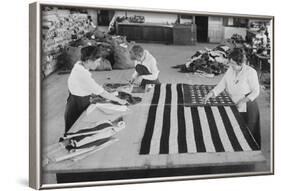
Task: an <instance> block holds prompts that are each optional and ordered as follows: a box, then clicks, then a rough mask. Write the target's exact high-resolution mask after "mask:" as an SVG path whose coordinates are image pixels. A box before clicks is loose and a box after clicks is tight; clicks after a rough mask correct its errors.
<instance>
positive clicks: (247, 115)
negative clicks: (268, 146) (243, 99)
mask: <svg viewBox="0 0 281 191" xmlns="http://www.w3.org/2000/svg"><path fill="white" fill-rule="evenodd" d="M240 114H241V115H242V117H243V118H244V120H245V122H246V124H247V126H248V128H249V130H250V131H251V133H252V135H253V137H254V139H255V140H256V142H257V143H258V144H259V146H261V130H260V112H259V106H258V103H257V101H256V100H254V101H248V102H247V112H241V113H240Z"/></svg>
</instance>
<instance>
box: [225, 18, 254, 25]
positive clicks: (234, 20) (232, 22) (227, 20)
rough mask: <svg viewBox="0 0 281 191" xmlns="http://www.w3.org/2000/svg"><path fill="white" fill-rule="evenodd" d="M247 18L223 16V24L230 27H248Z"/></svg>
mask: <svg viewBox="0 0 281 191" xmlns="http://www.w3.org/2000/svg"><path fill="white" fill-rule="evenodd" d="M248 22H249V19H246V18H240V17H224V19H223V24H224V26H230V27H248Z"/></svg>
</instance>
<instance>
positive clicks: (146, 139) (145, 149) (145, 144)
mask: <svg viewBox="0 0 281 191" xmlns="http://www.w3.org/2000/svg"><path fill="white" fill-rule="evenodd" d="M159 96H160V85H158V84H157V85H155V87H154V93H153V97H152V101H151V105H150V107H149V111H148V119H147V122H146V127H145V131H144V135H143V138H142V142H141V148H140V154H148V153H149V149H150V143H151V138H152V133H153V130H154V123H155V117H156V110H157V106H158V102H159Z"/></svg>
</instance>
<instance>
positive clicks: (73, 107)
mask: <svg viewBox="0 0 281 191" xmlns="http://www.w3.org/2000/svg"><path fill="white" fill-rule="evenodd" d="M89 105H90V95H89V96H84V97H81V96H75V95H72V94H71V93H69V96H68V98H67V103H66V107H65V113H64V121H65V133H67V132H68V131H69V129H70V128H71V127H72V125H73V124H74V123H75V121H76V120H77V119H78V118H79V117H80V115H81V114H82V113H83V111H85V110H86V109H87V107H88V106H89Z"/></svg>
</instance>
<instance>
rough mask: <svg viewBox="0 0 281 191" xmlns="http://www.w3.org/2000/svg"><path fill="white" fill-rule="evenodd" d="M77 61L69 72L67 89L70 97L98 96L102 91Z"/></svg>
mask: <svg viewBox="0 0 281 191" xmlns="http://www.w3.org/2000/svg"><path fill="white" fill-rule="evenodd" d="M80 63H81V61H78V62H77V63H76V64H75V65H74V67H73V69H72V70H71V73H70V76H69V78H68V89H69V91H70V93H71V94H72V95H76V96H81V97H82V96H88V95H91V94H95V95H100V94H101V93H103V92H104V89H103V88H102V87H101V86H100V85H99V84H98V83H97V82H96V81H95V80H94V79H93V78H92V74H91V72H90V71H89V70H87V69H86V68H84V66H82V65H81V64H80Z"/></svg>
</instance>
